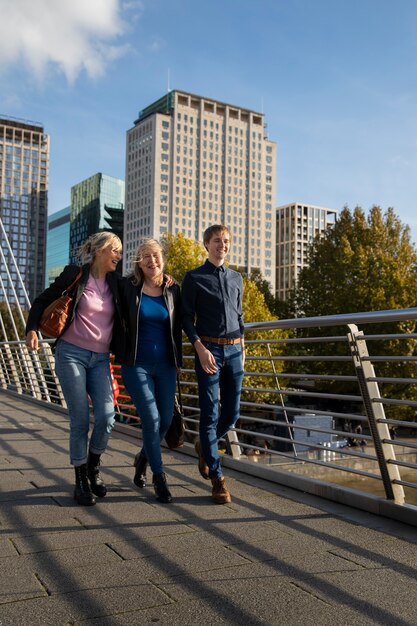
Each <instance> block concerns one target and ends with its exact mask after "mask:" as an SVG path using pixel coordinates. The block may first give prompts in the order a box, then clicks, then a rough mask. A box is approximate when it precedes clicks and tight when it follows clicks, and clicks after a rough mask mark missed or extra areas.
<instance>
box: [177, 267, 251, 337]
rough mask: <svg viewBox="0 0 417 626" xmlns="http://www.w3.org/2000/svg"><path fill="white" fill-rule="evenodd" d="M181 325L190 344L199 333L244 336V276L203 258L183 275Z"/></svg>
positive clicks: (218, 335)
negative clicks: (202, 261)
mask: <svg viewBox="0 0 417 626" xmlns="http://www.w3.org/2000/svg"><path fill="white" fill-rule="evenodd" d="M181 295H182V327H183V329H184V331H185V333H186V334H187V336H188V338H189V340H190V341H191V343H192V344H194V342H195V341H196V340H197V339H199V337H201V336H206V337H216V338H218V337H225V338H228V339H232V338H235V337H242V336H243V330H244V326H243V313H242V298H243V279H242V276H241V274H239V272H235V271H234V270H232V269H230V268H229V267H225V266H224V265H221V266H220V267H216V266H215V265H213V263H210V261H208V260H207V261H206V262H205V263H204V265H201V267H197V268H196V269H194V270H191V271H190V272H187V274H186V275H185V277H184V280H183V283H182V289H181Z"/></svg>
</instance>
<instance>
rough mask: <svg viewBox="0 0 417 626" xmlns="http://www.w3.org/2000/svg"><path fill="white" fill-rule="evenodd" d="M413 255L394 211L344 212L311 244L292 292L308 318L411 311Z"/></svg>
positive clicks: (416, 270)
mask: <svg viewBox="0 0 417 626" xmlns="http://www.w3.org/2000/svg"><path fill="white" fill-rule="evenodd" d="M416 287H417V254H416V250H415V248H414V246H413V244H412V243H411V240H410V231H409V227H408V226H405V225H403V224H402V223H401V221H400V220H399V219H398V217H397V216H396V215H395V213H394V211H393V209H391V208H390V209H388V210H387V211H386V213H385V214H383V213H382V211H381V209H380V208H379V207H376V206H375V207H373V208H372V209H371V210H370V212H369V215H368V217H367V218H366V216H365V214H364V212H363V211H362V209H361V208H359V207H357V208H356V209H355V210H354V212H353V214H352V213H351V212H350V211H349V209H348V208H347V207H345V208H344V209H343V211H342V212H341V214H340V218H339V219H338V220H337V222H336V224H335V225H334V227H333V228H330V229H329V230H328V231H327V232H326V233H325V234H324V235H323V236H321V237H318V238H316V239H315V240H314V241H313V243H312V244H311V247H310V251H309V255H308V261H307V266H306V267H304V268H303V269H302V270H301V273H300V276H299V280H298V285H297V288H296V292H295V305H296V311H295V312H296V313H298V314H300V313H302V314H303V315H305V316H307V317H311V316H315V315H333V314H337V313H350V312H357V311H372V310H374V311H376V310H386V309H396V308H407V307H410V306H414V303H415V293H416V292H415V290H416Z"/></svg>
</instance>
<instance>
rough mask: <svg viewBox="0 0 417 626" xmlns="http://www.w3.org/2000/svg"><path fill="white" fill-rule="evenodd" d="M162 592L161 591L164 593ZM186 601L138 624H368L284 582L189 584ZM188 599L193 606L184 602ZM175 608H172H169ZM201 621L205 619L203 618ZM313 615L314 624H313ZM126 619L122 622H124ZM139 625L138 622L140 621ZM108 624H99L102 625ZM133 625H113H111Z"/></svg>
mask: <svg viewBox="0 0 417 626" xmlns="http://www.w3.org/2000/svg"><path fill="white" fill-rule="evenodd" d="M165 589H167V587H165ZM168 589H169V593H170V595H173V596H174V597H175V594H176V593H178V586H177V585H176V584H175V583H173V584H172V586H171V587H169V588H168ZM188 590H189V591H190V594H189V595H190V597H188V598H187V599H181V600H180V601H178V602H177V603H176V604H174V605H169V606H167V607H163V610H158V612H156V611H155V610H147V611H144V612H142V613H141V615H140V617H139V621H138V622H137V623H138V624H146V623H150V621H149V622H148V621H146V618H148V619H149V620H151V619H152V616H154V618H155V619H156V620H158V624H161V623H162V624H167V625H168V624H190V626H191V624H193V621H192V620H193V614H194V620H195V621H194V623H196V622H198V619H201V620H202V622H203V623H204V624H210V625H213V626H214V625H215V624H236V625H237V624H245V625H246V624H250V625H254V626H272V625H275V624H276V625H278V624H279V625H283V626H296V625H297V626H299V625H300V624H302V625H303V626H310V625H311V626H317V625H318V624H319V625H320V626H347V624H349V625H351V624H352V625H353V624H355V625H356V624H358V625H359V624H361V625H362V624H369V623H375V622H368V621H367V620H366V618H365V619H363V616H362V615H355V614H354V613H353V612H352V611H350V610H347V611H346V612H345V613H344V614H343V612H341V611H340V609H339V607H337V606H335V605H333V604H332V603H329V602H323V601H322V600H320V599H319V598H317V597H315V596H314V595H313V594H310V593H307V592H305V591H304V590H302V589H300V588H299V587H297V585H294V584H293V583H292V582H291V580H289V579H284V578H281V579H277V578H274V577H270V578H267V579H264V580H262V583H261V584H258V585H254V584H253V581H252V580H250V581H248V580H238V581H231V582H229V581H228V582H227V584H220V585H219V584H218V583H217V584H216V585H203V586H201V585H199V584H198V583H197V584H196V583H195V581H194V580H193V579H189V581H188ZM192 596H194V600H191V599H190V598H191V597H192ZM174 607H175V608H174ZM205 615H206V616H207V619H206V618H205ZM317 615H319V616H320V617H319V620H317ZM126 618H128V616H126ZM141 620H143V621H141ZM106 623H108V624H109V626H110V622H105V621H104V622H103V626H104V624H106ZM124 623H126V624H129V623H131V624H133V623H134V622H129V621H126V622H123V621H116V624H120V625H122V624H124Z"/></svg>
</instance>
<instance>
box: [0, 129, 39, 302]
mask: <svg viewBox="0 0 417 626" xmlns="http://www.w3.org/2000/svg"><path fill="white" fill-rule="evenodd" d="M48 167H49V137H48V135H46V134H45V132H44V129H43V126H42V125H41V124H37V123H36V122H28V121H25V120H18V119H14V118H0V217H1V220H2V222H3V226H4V229H5V231H6V235H7V238H8V240H9V242H10V246H11V249H12V253H11V252H10V250H9V248H8V247H7V245H6V244H5V241H3V240H2V233H1V231H0V243H1V246H2V250H3V252H4V255H5V259H6V263H5V265H6V266H7V269H6V267H1V268H0V272H1V276H2V278H3V281H4V284H6V285H9V287H8V292H7V293H6V294H1V296H0V297H1V298H4V297H7V298H8V299H9V301H10V302H13V301H14V300H15V299H16V298H15V296H14V294H13V291H12V287H11V286H10V285H16V289H17V300H19V302H21V303H22V304H23V305H25V298H24V295H23V293H22V292H21V291H19V286H18V285H19V283H18V280H17V272H18V271H19V272H20V274H21V276H22V279H23V282H24V285H25V288H26V291H27V292H28V295H29V298H30V300H33V299H34V297H35V296H36V295H37V294H38V293H40V292H41V291H42V290H43V289H44V285H45V255H46V231H47V214H48ZM13 257H14V258H15V259H16V261H17V265H18V270H17V269H16V267H15V264H14V262H13ZM7 270H8V271H9V272H10V277H9V278H10V279H9V280H8V277H7Z"/></svg>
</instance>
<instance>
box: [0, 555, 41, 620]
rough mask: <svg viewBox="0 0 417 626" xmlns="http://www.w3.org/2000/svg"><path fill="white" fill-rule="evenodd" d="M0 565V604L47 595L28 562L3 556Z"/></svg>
mask: <svg viewBox="0 0 417 626" xmlns="http://www.w3.org/2000/svg"><path fill="white" fill-rule="evenodd" d="M0 565H1V571H2V577H1V578H2V581H1V585H0V604H5V603H8V602H18V601H20V600H25V599H26V598H36V597H41V596H46V595H47V591H46V589H45V587H44V586H43V585H42V583H41V582H40V580H39V578H38V577H37V576H36V572H35V571H34V570H33V568H32V567H31V566H30V565H29V564H26V563H21V562H20V561H19V559H18V558H5V559H1V561H0ZM0 615H1V611H0Z"/></svg>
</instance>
